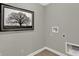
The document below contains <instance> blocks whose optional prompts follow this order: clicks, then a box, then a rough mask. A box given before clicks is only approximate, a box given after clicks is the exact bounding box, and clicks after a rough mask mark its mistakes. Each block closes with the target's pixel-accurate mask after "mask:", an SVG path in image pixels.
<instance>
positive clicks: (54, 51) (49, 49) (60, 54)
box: [27, 47, 67, 56]
mask: <svg viewBox="0 0 79 59" xmlns="http://www.w3.org/2000/svg"><path fill="white" fill-rule="evenodd" d="M45 49H46V50H48V51H51V52H53V53H55V54H57V55H59V56H67V55H65V54H63V53H60V52H58V51H56V50H54V49H51V48H48V47H43V48H41V49H39V50H37V51H35V52H33V53H31V54H29V55H27V56H34V55H36V54H38V53H40V52H41V51H43V50H45Z"/></svg>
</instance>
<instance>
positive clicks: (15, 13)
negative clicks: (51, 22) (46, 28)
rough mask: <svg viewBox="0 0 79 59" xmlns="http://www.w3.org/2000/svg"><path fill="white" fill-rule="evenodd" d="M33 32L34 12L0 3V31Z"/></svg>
mask: <svg viewBox="0 0 79 59" xmlns="http://www.w3.org/2000/svg"><path fill="white" fill-rule="evenodd" d="M20 30H21V31H22V30H34V11H30V10H26V9H22V8H18V7H14V6H11V5H7V4H2V3H0V31H20Z"/></svg>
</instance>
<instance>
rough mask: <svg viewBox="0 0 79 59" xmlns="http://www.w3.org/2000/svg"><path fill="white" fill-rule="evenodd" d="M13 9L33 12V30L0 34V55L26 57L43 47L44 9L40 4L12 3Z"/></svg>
mask: <svg viewBox="0 0 79 59" xmlns="http://www.w3.org/2000/svg"><path fill="white" fill-rule="evenodd" d="M9 5H12V6H15V7H19V8H23V9H28V10H31V11H34V30H30V31H17V32H16V31H15V32H3V33H1V32H0V54H1V55H6V56H7V55H9V56H10V55H12V56H14V55H15V56H17V55H18V56H20V55H28V54H29V53H32V52H34V51H36V50H38V49H40V48H42V47H44V44H45V43H44V31H43V30H44V27H43V22H44V18H43V12H44V10H43V9H44V8H43V7H42V6H41V5H40V4H32V3H29V4H28V3H23V4H22V3H13V4H9Z"/></svg>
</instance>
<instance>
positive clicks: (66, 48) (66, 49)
mask: <svg viewBox="0 0 79 59" xmlns="http://www.w3.org/2000/svg"><path fill="white" fill-rule="evenodd" d="M67 44H69V45H73V46H78V47H79V45H78V44H74V43H70V42H66V43H65V51H66V53H67V54H69V55H71V56H77V55H76V54H73V53H71V52H68V47H67ZM78 56H79V55H78Z"/></svg>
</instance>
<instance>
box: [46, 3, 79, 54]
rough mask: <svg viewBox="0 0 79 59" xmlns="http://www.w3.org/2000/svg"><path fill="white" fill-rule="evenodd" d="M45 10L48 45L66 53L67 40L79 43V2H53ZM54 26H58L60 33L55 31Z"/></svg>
mask: <svg viewBox="0 0 79 59" xmlns="http://www.w3.org/2000/svg"><path fill="white" fill-rule="evenodd" d="M45 12H46V26H47V27H46V33H47V35H46V38H47V39H46V46H47V47H49V48H52V49H55V50H57V51H59V52H62V53H65V42H66V41H68V42H71V43H75V44H79V4H66V3H65V4H56V3H53V4H49V5H47V6H46V10H45ZM52 26H58V27H59V33H53V32H52V31H51V30H52V29H51V27H52ZM63 34H65V36H66V37H65V38H63V37H62V35H63Z"/></svg>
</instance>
